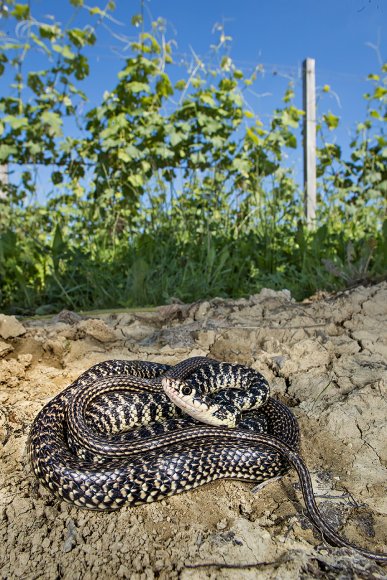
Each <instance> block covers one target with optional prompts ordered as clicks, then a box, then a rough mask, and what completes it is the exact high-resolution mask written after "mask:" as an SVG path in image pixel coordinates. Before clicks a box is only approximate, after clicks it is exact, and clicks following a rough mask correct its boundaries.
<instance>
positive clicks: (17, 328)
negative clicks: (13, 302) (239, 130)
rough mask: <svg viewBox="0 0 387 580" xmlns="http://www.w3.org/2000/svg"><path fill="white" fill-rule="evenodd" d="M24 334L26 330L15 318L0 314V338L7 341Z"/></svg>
mask: <svg viewBox="0 0 387 580" xmlns="http://www.w3.org/2000/svg"><path fill="white" fill-rule="evenodd" d="M25 332H26V329H25V328H24V326H23V325H22V323H21V322H19V321H18V320H17V319H16V317H15V316H7V315H6V314H0V336H1V338H4V339H5V340H7V338H15V337H16V336H20V335H22V334H24V333H25Z"/></svg>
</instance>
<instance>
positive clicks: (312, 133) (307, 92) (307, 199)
mask: <svg viewBox="0 0 387 580" xmlns="http://www.w3.org/2000/svg"><path fill="white" fill-rule="evenodd" d="M303 81H304V82H303V86H304V111H305V118H304V187H305V190H304V207H305V216H306V223H307V226H308V228H312V227H313V226H314V221H315V217H316V76H315V60H314V59H313V58H306V59H305V60H304V63H303Z"/></svg>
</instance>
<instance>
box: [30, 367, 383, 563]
mask: <svg viewBox="0 0 387 580" xmlns="http://www.w3.org/2000/svg"><path fill="white" fill-rule="evenodd" d="M164 391H165V392H168V393H169V396H166V394H165V392H164ZM169 397H171V398H172V400H175V402H176V401H177V402H178V404H179V405H180V406H181V407H182V409H185V408H186V407H187V405H188V411H189V412H190V413H191V414H192V415H193V417H197V416H201V413H203V416H204V417H206V418H205V419H204V420H205V421H206V422H208V423H211V422H212V420H213V419H212V414H213V413H215V415H216V416H215V418H214V423H213V424H208V425H206V424H201V423H199V422H198V421H197V420H196V419H195V418H192V417H187V416H185V413H182V412H181V411H180V410H178V409H176V408H175V405H173V404H172V403H171V401H170V398H169ZM223 407H225V411H224V412H222V411H221V409H222V408H223ZM222 413H223V416H222ZM233 417H235V419H233ZM222 421H224V422H225V424H230V423H232V422H233V421H234V424H235V421H236V422H237V426H236V428H229V427H224V426H217V425H222ZM298 447H299V429H298V424H297V421H296V419H295V418H294V416H293V414H292V413H291V412H290V410H289V409H288V408H287V407H286V406H285V405H283V404H282V403H280V402H279V401H276V400H274V399H272V398H271V397H269V387H268V383H267V381H266V380H265V379H264V377H262V375H260V373H258V372H256V371H254V370H253V369H250V368H248V367H244V366H242V365H236V364H230V363H218V362H216V361H213V360H211V359H207V358H203V357H196V358H194V359H188V360H186V361H183V362H182V363H179V364H178V365H175V366H174V367H171V366H168V365H160V364H155V363H148V362H142V361H107V362H104V363H100V364H97V365H95V366H94V367H92V368H91V369H89V370H88V371H86V372H85V373H83V374H82V375H81V376H80V377H79V379H77V380H76V381H75V382H74V383H72V384H71V385H70V386H69V387H67V389H65V390H64V391H63V392H62V393H60V394H59V395H57V396H56V397H55V398H54V399H52V401H50V402H49V403H48V404H47V405H46V406H45V407H44V408H43V409H42V410H41V412H40V413H39V414H38V416H37V417H36V419H35V421H34V423H33V425H32V428H31V432H30V437H29V443H28V448H29V456H30V459H31V464H32V467H33V470H34V472H35V474H36V476H37V477H38V478H39V479H40V480H41V481H42V483H43V484H44V485H45V486H46V487H48V488H49V489H50V490H51V491H52V492H53V493H55V494H56V495H58V496H59V497H61V498H63V499H65V500H66V501H68V502H71V503H73V504H75V505H77V506H79V507H84V508H89V509H95V510H114V509H118V508H120V507H122V506H123V505H128V506H135V505H139V504H142V503H148V502H152V501H155V500H159V499H162V498H164V497H166V496H170V495H174V494H177V493H180V492H183V491H187V490H189V489H192V488H195V487H197V486H199V485H202V484H204V483H207V482H210V481H214V480H216V479H222V478H234V479H239V480H244V481H251V482H254V483H256V484H259V483H263V482H266V481H267V480H270V479H271V478H275V477H278V476H281V475H284V474H285V473H286V472H287V471H288V470H289V468H290V466H291V465H292V466H293V467H295V469H296V470H297V473H298V475H299V477H300V482H301V488H302V492H303V495H304V499H305V503H306V507H307V510H308V513H309V515H310V517H311V519H312V521H313V522H314V523H315V525H316V526H317V527H318V528H319V529H320V531H321V532H322V533H323V534H324V536H325V537H326V538H327V539H328V540H330V541H331V542H332V543H334V544H336V545H339V546H346V547H352V548H355V549H357V550H358V551H359V552H361V553H362V554H363V555H364V556H366V557H368V558H372V559H374V560H378V561H382V562H386V561H387V556H386V555H384V554H374V553H372V552H369V551H367V550H364V549H360V548H357V547H355V546H353V545H352V544H350V543H349V542H347V541H346V540H344V539H343V538H341V537H340V536H339V535H338V534H337V533H336V532H335V531H334V530H333V529H332V528H331V527H330V526H329V525H328V524H327V523H326V522H325V521H324V519H323V517H322V516H321V514H320V513H319V511H318V508H317V506H316V502H315V499H314V495H313V489H312V485H311V481H310V476H309V472H308V470H307V468H306V466H305V464H304V462H303V460H302V459H301V457H300V456H299V452H298Z"/></svg>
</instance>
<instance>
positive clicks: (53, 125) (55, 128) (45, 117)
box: [40, 111, 63, 137]
mask: <svg viewBox="0 0 387 580" xmlns="http://www.w3.org/2000/svg"><path fill="white" fill-rule="evenodd" d="M40 118H41V120H42V122H43V123H45V124H46V125H48V126H49V127H50V129H51V131H52V134H53V135H55V136H57V137H58V136H59V135H61V134H62V124H63V121H62V119H61V117H60V116H59V115H58V114H57V113H53V112H52V111H43V113H42V114H41V116H40Z"/></svg>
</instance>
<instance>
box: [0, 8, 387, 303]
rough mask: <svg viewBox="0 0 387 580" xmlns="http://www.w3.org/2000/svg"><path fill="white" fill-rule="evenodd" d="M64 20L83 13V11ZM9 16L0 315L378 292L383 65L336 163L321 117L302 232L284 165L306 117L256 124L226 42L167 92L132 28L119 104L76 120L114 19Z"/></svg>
mask: <svg viewBox="0 0 387 580" xmlns="http://www.w3.org/2000/svg"><path fill="white" fill-rule="evenodd" d="M71 3H72V4H73V5H74V7H75V8H74V10H75V11H79V10H85V8H84V7H83V1H82V0H72V1H71ZM10 4H11V10H10V11H9V13H8V17H9V18H10V19H16V20H17V21H18V23H19V24H18V26H19V27H20V26H22V27H24V29H23V30H24V34H23V36H22V40H17V41H8V40H7V39H6V38H3V39H1V38H0V40H2V43H1V45H0V73H1V74H3V80H4V79H6V80H8V81H9V82H10V86H11V89H10V95H9V96H2V97H1V98H0V164H2V163H11V164H20V165H22V166H23V172H22V174H21V179H20V180H19V182H18V183H11V184H9V185H8V186H7V187H6V188H3V190H4V189H6V197H5V198H3V199H0V305H1V308H2V309H3V310H5V311H9V312H16V313H20V314H23V313H34V312H37V313H45V312H51V311H55V310H58V309H61V308H63V307H67V308H71V309H96V308H109V307H125V306H136V305H139V306H141V305H153V304H161V303H165V302H168V300H170V299H171V298H172V297H175V298H179V299H181V300H184V301H193V300H196V299H199V298H207V297H212V296H233V297H238V296H245V295H248V294H251V293H255V292H258V291H259V290H260V289H261V288H262V287H265V286H266V287H271V288H277V289H280V288H288V289H290V290H291V292H292V293H293V295H294V296H295V297H296V298H298V299H301V298H303V297H305V296H308V295H310V294H312V293H314V292H315V291H316V290H320V289H328V290H332V289H338V288H343V287H345V286H346V285H350V284H353V283H356V282H357V281H359V280H364V279H378V278H379V277H381V276H383V275H384V273H385V272H386V267H387V221H386V194H387V172H386V157H387V147H386V138H385V133H384V131H385V128H384V127H385V121H386V111H385V109H386V101H387V97H386V94H387V88H386V76H385V73H386V72H387V66H384V67H383V70H382V71H381V73H380V75H370V77H369V81H370V86H371V88H370V92H369V94H367V95H366V96H365V98H366V100H367V111H368V112H367V116H366V119H365V120H364V122H363V123H361V124H359V125H358V127H357V128H356V133H355V137H354V139H353V141H352V143H351V155H350V158H349V159H343V158H342V155H341V150H340V148H339V147H338V145H336V144H334V143H333V142H332V139H331V137H332V135H333V134H334V130H335V127H336V126H337V124H338V119H337V117H335V116H334V115H332V114H331V113H327V114H325V115H323V116H322V119H321V124H320V126H319V128H318V130H319V138H320V148H319V151H318V154H319V168H318V177H319V196H318V204H319V205H318V216H317V220H316V226H315V228H314V230H313V231H308V230H307V229H306V226H305V223H304V217H303V208H302V191H301V189H300V186H299V185H298V184H297V182H296V180H295V178H294V175H293V173H292V171H291V169H289V168H288V167H287V166H286V161H285V158H286V152H287V150H288V149H289V148H293V149H294V148H296V147H297V146H298V145H297V141H298V137H299V126H300V123H301V122H302V115H303V113H302V111H300V110H299V109H297V108H296V107H295V105H294V93H293V88H292V86H289V88H288V90H287V92H286V94H285V96H284V99H283V107H282V108H281V109H278V110H276V111H275V112H274V113H273V116H272V118H271V120H270V121H269V122H268V123H266V124H264V123H263V122H262V121H261V120H260V119H259V117H258V116H257V115H256V114H255V113H254V112H252V111H251V110H249V108H248V106H247V105H246V103H245V100H244V98H243V94H244V89H245V88H246V87H248V86H249V85H251V84H252V83H253V82H254V81H255V76H256V74H257V73H254V74H253V75H252V76H251V77H248V78H246V77H245V75H244V74H243V73H242V72H241V71H240V70H238V69H237V68H236V67H235V66H234V64H233V62H232V60H231V58H230V57H229V56H228V55H227V52H224V54H223V53H222V50H223V48H224V45H225V42H226V40H227V39H226V38H225V36H224V33H222V36H221V40H220V43H219V46H218V47H216V49H215V50H216V59H215V60H216V62H217V63H218V64H217V66H212V65H206V66H204V64H203V63H202V62H200V61H199V60H198V61H197V66H196V67H195V68H194V70H193V71H187V73H186V75H185V77H184V78H183V79H181V80H179V81H177V82H172V80H171V78H173V77H174V76H175V75H176V68H174V62H173V51H172V44H171V43H169V42H168V41H167V40H166V38H165V34H164V25H163V22H162V21H161V20H159V21H157V22H155V23H153V24H152V27H151V31H150V32H146V31H144V30H143V23H142V19H141V17H140V16H135V17H134V18H133V25H134V26H135V27H137V28H140V29H142V31H141V32H140V33H139V34H138V40H137V41H135V42H133V43H132V45H131V55H130V57H129V58H128V59H127V60H126V62H125V66H124V68H123V69H122V71H121V72H120V73H119V75H118V82H117V85H116V87H115V88H114V89H113V90H112V91H110V92H106V93H105V95H104V98H103V101H102V102H101V104H100V105H99V106H97V107H95V108H91V109H89V110H87V113H86V114H84V115H82V116H81V115H80V114H79V111H80V105H81V104H82V103H84V102H85V101H87V98H86V95H85V94H84V93H83V92H82V90H81V88H80V87H81V85H82V80H83V79H84V78H86V77H87V75H88V72H89V65H88V59H87V56H86V55H87V49H88V47H90V46H92V45H93V44H94V43H95V41H96V33H97V31H98V23H99V22H101V21H102V20H103V19H104V18H106V17H107V16H108V10H110V9H112V8H113V6H112V3H111V2H110V3H109V4H110V6H108V7H107V8H106V11H102V10H101V9H100V8H88V11H89V14H90V25H89V26H87V27H85V28H67V29H64V28H62V27H61V26H60V25H59V24H58V23H55V22H52V21H50V23H49V24H46V23H38V22H37V21H35V20H34V18H33V16H32V15H31V14H30V12H29V7H28V5H27V4H16V3H8V5H10ZM93 19H95V22H94V24H93ZM34 50H39V51H40V52H41V53H44V54H46V57H47V59H46V67H45V68H44V69H43V70H38V71H34V70H32V69H31V66H30V64H29V62H30V61H29V60H28V59H29V55H30V54H32V53H33V51H34ZM325 90H329V88H326V89H325ZM84 107H85V105H84ZM65 118H66V119H67V122H66V123H64V119H65ZM71 126H73V127H77V128H76V130H73V131H72V134H71V135H69V134H66V132H65V130H64V127H71ZM66 131H67V132H69V129H66ZM328 137H329V139H328ZM41 165H44V166H47V167H49V168H50V171H51V181H52V184H53V186H54V187H53V189H54V191H55V194H53V195H51V196H50V197H49V198H48V200H47V201H46V202H45V203H39V202H38V201H37V194H38V193H39V186H38V183H37V181H36V176H35V173H34V167H36V166H41Z"/></svg>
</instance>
